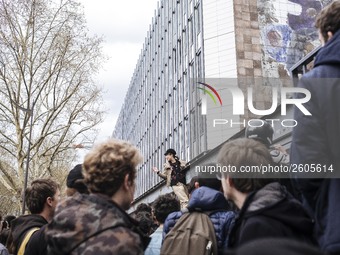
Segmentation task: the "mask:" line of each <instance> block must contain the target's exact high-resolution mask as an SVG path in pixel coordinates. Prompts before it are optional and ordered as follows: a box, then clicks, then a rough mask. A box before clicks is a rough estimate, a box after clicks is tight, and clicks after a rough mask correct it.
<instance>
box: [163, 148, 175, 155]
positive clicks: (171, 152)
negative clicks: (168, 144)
mask: <svg viewBox="0 0 340 255" xmlns="http://www.w3.org/2000/svg"><path fill="white" fill-rule="evenodd" d="M168 154H172V155H174V156H175V155H176V151H175V150H174V149H167V150H166V152H165V153H164V156H166V155H168Z"/></svg>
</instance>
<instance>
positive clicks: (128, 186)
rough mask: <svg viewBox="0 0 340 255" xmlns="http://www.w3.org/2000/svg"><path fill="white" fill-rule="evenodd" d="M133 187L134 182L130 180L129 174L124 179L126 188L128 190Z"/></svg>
mask: <svg viewBox="0 0 340 255" xmlns="http://www.w3.org/2000/svg"><path fill="white" fill-rule="evenodd" d="M132 185H133V181H132V180H131V178H130V175H129V174H126V175H125V177H124V188H125V189H126V190H128V189H129V188H130V187H131V186H132Z"/></svg>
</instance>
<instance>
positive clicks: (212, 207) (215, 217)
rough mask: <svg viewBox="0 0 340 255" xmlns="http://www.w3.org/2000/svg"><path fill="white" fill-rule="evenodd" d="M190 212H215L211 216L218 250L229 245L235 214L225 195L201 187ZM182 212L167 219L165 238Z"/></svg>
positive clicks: (192, 200)
mask: <svg viewBox="0 0 340 255" xmlns="http://www.w3.org/2000/svg"><path fill="white" fill-rule="evenodd" d="M188 209H189V210H200V211H215V212H213V213H212V214H210V219H211V222H212V223H213V225H214V229H215V233H216V240H217V246H218V248H219V249H220V248H222V247H226V245H227V243H228V232H229V229H230V228H231V226H232V224H233V219H234V218H235V213H234V212H232V211H230V210H228V209H229V204H228V202H227V200H226V199H225V198H224V195H223V194H222V193H221V192H219V191H216V190H214V189H211V188H208V187H200V188H198V189H196V190H194V191H193V192H192V194H191V197H190V200H189V204H188ZM182 214H183V213H182V212H181V211H179V212H173V213H171V214H169V216H168V217H167V218H166V220H165V223H164V228H163V236H165V235H166V234H167V233H168V232H169V231H170V230H171V229H172V228H173V227H174V226H175V224H176V222H177V221H178V219H179V218H180V217H181V216H182Z"/></svg>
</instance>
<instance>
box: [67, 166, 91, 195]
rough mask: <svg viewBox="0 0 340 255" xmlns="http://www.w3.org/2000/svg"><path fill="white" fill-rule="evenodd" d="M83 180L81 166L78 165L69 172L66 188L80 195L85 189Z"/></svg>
mask: <svg viewBox="0 0 340 255" xmlns="http://www.w3.org/2000/svg"><path fill="white" fill-rule="evenodd" d="M83 180H84V176H83V173H82V166H81V164H78V165H76V166H75V167H74V168H73V169H72V170H71V171H70V172H69V174H68V176H67V179H66V186H67V187H68V188H73V189H76V190H77V191H78V192H80V193H86V192H87V187H86V185H85V184H84V182H83Z"/></svg>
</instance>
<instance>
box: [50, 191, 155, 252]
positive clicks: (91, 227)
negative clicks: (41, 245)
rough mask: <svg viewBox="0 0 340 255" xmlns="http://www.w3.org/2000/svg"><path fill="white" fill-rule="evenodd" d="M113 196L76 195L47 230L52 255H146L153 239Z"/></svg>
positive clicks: (68, 201)
mask: <svg viewBox="0 0 340 255" xmlns="http://www.w3.org/2000/svg"><path fill="white" fill-rule="evenodd" d="M137 225H138V223H137V222H136V221H135V220H133V219H132V218H131V217H130V216H129V215H127V214H126V213H125V211H123V210H122V209H121V208H120V207H119V206H118V205H117V204H115V203H114V202H113V201H112V200H111V199H110V198H109V197H107V196H105V195H99V194H91V195H86V194H79V193H76V194H75V195H74V196H73V197H70V198H68V199H66V200H64V201H63V202H61V203H60V204H59V205H58V207H57V209H56V212H55V216H54V218H53V221H52V222H51V223H50V224H49V225H48V226H47V227H46V231H45V234H46V239H47V245H48V254H69V255H72V254H96V255H101V254H106V255H107V254H143V253H144V249H145V248H146V247H147V245H148V243H149V240H150V239H149V238H148V237H147V236H145V235H144V234H142V233H141V232H140V230H139V228H138V226H137Z"/></svg>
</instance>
